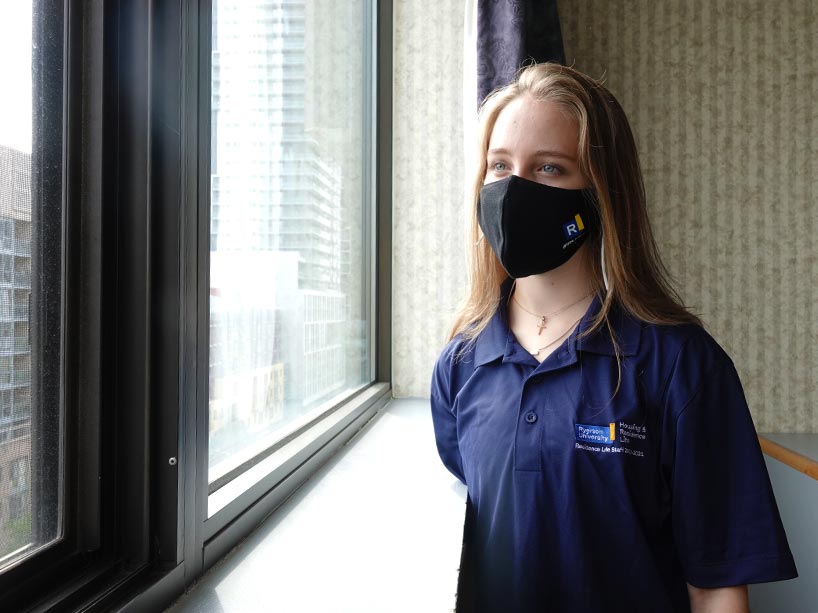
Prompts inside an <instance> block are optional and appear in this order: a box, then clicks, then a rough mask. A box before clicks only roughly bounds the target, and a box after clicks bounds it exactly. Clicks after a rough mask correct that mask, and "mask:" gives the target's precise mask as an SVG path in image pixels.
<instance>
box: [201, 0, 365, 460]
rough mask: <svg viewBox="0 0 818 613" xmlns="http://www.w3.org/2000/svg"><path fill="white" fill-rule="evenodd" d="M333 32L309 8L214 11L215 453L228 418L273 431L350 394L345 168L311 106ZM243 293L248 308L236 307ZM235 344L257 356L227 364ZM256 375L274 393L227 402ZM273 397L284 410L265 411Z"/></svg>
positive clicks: (270, 2)
mask: <svg viewBox="0 0 818 613" xmlns="http://www.w3.org/2000/svg"><path fill="white" fill-rule="evenodd" d="M332 22H333V14H332V12H331V11H327V12H324V13H322V12H320V11H315V10H313V9H312V8H311V3H308V2H306V1H305V0H261V1H250V2H245V1H240V0H217V1H216V2H215V3H214V24H215V25H214V31H213V51H212V53H213V55H212V117H211V130H212V137H211V151H212V154H211V155H212V157H211V175H212V176H211V234H210V249H211V322H210V334H211V343H210V350H211V357H210V360H211V365H210V368H211V378H210V387H211V394H210V410H211V417H210V419H211V442H212V445H211V448H213V449H216V448H217V447H219V443H218V440H219V435H218V433H217V430H219V429H220V428H222V427H223V428H224V432H226V433H227V432H229V426H227V424H228V423H230V422H231V421H235V420H239V421H241V422H242V423H243V424H245V425H248V424H251V423H252V422H253V421H254V420H255V418H254V417H253V415H254V414H256V413H264V415H265V416H266V417H267V418H269V419H267V420H266V421H265V423H266V424H267V425H268V426H269V425H270V424H272V423H274V422H276V421H278V420H280V419H288V418H295V417H297V416H299V415H301V414H303V412H304V410H305V408H309V407H312V406H314V405H316V404H317V403H320V402H321V401H322V400H324V399H327V398H329V397H331V396H332V395H333V394H335V393H338V392H339V391H341V390H342V389H343V388H344V387H345V386H346V385H347V379H348V372H347V370H348V366H347V363H348V360H347V352H346V350H345V344H346V340H347V338H348V336H349V331H348V330H347V328H348V327H349V326H347V325H346V324H347V322H348V320H349V312H350V308H349V295H348V287H349V284H348V280H349V277H350V276H351V274H350V270H351V268H352V266H351V265H350V262H349V261H348V260H349V257H350V251H351V247H350V244H349V243H350V240H349V234H350V232H349V225H350V224H349V221H348V220H347V219H345V217H344V209H343V202H344V198H345V192H344V190H345V186H344V184H343V181H342V173H343V171H344V170H345V168H344V162H343V160H340V159H339V158H340V157H341V155H340V154H339V155H335V153H336V152H337V151H338V150H339V149H338V147H337V146H335V147H333V146H332V143H328V141H329V140H331V138H332V136H328V131H327V130H322V129H321V126H320V125H319V124H320V122H317V121H315V115H316V111H315V107H316V106H317V105H319V104H320V105H323V106H332V105H333V104H334V103H335V101H333V100H331V99H324V100H318V99H317V98H316V95H315V92H316V91H317V90H316V88H315V87H314V85H315V84H314V80H315V79H316V78H318V76H319V75H318V73H317V70H318V69H317V68H316V66H315V65H314V64H313V62H312V61H311V60H312V57H313V56H314V53H312V52H311V45H314V43H315V39H314V33H315V32H316V31H318V30H326V29H327V27H328V26H329V25H331V24H332ZM335 25H337V24H335ZM335 132H337V130H335ZM334 138H336V139H337V140H340V137H339V136H337V135H336V136H334ZM356 151H357V150H356ZM357 201H358V202H360V199H359V198H358V199H357ZM358 225H360V224H358ZM344 237H346V238H345V240H344ZM231 254H232V255H231ZM242 254H243V255H242ZM276 254H278V255H276ZM228 263H229V265H228ZM236 266H245V267H250V268H251V269H252V278H250V279H249V280H248V282H249V283H250V284H251V285H252V286H255V290H254V291H250V290H248V289H247V288H243V286H241V285H240V284H239V283H238V282H237V278H238V277H241V275H242V273H240V272H239V271H238V270H236V268H235V267H236ZM231 267H232V268H231ZM231 270H232V272H231ZM354 272H355V273H356V275H357V271H354ZM357 276H360V275H357ZM262 286H263V287H262ZM248 292H249V293H248ZM236 294H241V295H243V296H244V298H243V299H242V300H241V301H239V302H237V301H236V299H235V295H236ZM231 295H232V296H233V298H231V297H230V296H231ZM262 295H263V296H266V297H267V298H269V302H266V303H265V302H264V300H263V299H261V298H260V296H262ZM355 299H356V300H357V301H360V297H359V296H355ZM242 305H244V306H245V307H248V305H252V306H249V307H248V308H242ZM259 322H264V324H263V326H262V327H260V326H259ZM251 331H252V332H251ZM355 332H356V334H357V333H359V330H357V329H356V330H355ZM230 337H232V338H233V340H232V341H231V340H229V338H230ZM236 338H243V339H245V341H244V344H243V347H244V350H245V353H246V354H247V355H248V356H249V355H252V356H255V357H254V358H252V359H251V358H247V359H246V360H245V359H241V360H236V359H232V358H230V357H228V356H229V355H230V353H229V352H230V348H229V346H231V345H232V346H233V347H235V339H236ZM214 339H215V340H214ZM356 351H358V349H357V348H356ZM356 355H357V354H356ZM248 360H249V361H248ZM266 369H272V370H270V371H269V372H267V370H266ZM250 370H252V371H253V372H255V373H256V378H255V379H252V377H251V376H250V374H249V372H250ZM248 377H250V378H248ZM251 379H252V380H253V381H255V383H254V384H252V385H256V386H258V385H262V386H264V385H269V386H271V388H270V389H269V390H268V392H269V393H254V394H249V393H242V394H237V395H234V397H232V398H231V397H230V395H229V392H228V390H235V389H238V388H237V386H239V387H243V388H244V389H246V388H247V387H248V386H251V385H250V384H246V385H239V384H238V382H240V381H250V380H251ZM259 382H261V383H259ZM273 388H274V389H273ZM275 390H283V394H280V393H279V392H278V391H275ZM271 401H272V402H274V403H277V406H276V407H270V406H268V403H269V402H271ZM240 404H243V405H244V408H240V407H239V405H240ZM248 405H250V407H252V408H250V409H249V412H248ZM213 459H214V458H213V457H211V461H213Z"/></svg>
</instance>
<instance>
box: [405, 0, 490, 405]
mask: <svg viewBox="0 0 818 613" xmlns="http://www.w3.org/2000/svg"><path fill="white" fill-rule="evenodd" d="M393 7H394V8H393V10H394V24H395V25H394V32H393V35H394V47H393V49H394V57H393V64H394V83H393V99H394V103H393V113H394V118H393V142H392V147H393V157H394V159H393V176H392V182H393V183H392V185H393V187H392V199H393V211H392V216H393V217H392V223H393V226H392V227H393V234H392V248H393V255H392V275H393V276H392V317H393V320H392V321H393V324H392V381H393V393H394V395H395V396H397V397H405V396H428V395H429V381H430V377H431V370H432V366H433V364H434V360H435V358H436V357H437V354H438V353H439V352H440V349H441V348H442V347H443V344H444V340H445V335H446V332H447V330H448V327H449V326H450V324H451V321H452V315H453V313H454V311H455V309H456V307H457V305H458V303H459V300H460V297H461V295H462V292H463V291H464V287H465V279H466V268H465V247H464V239H465V232H464V227H465V217H464V214H463V213H464V209H465V205H464V203H463V182H464V175H463V173H464V162H463V158H464V154H463V151H464V146H463V62H464V53H463V37H464V14H465V6H464V2H463V1H462V0H461V1H458V2H416V1H415V0H395V3H394V5H393ZM470 102H471V103H472V105H473V104H474V95H472V96H471V98H470ZM470 110H471V111H472V112H474V108H473V107H472V109H470Z"/></svg>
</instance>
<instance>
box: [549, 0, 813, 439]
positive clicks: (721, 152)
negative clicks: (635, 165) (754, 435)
mask: <svg viewBox="0 0 818 613" xmlns="http://www.w3.org/2000/svg"><path fill="white" fill-rule="evenodd" d="M559 13H560V19H561V22H562V33H563V39H564V43H565V50H566V59H567V61H568V62H569V63H571V62H572V61H573V62H574V65H575V66H576V67H577V68H578V69H580V70H582V71H583V72H586V73H588V74H590V75H592V76H595V77H600V76H603V75H604V76H605V82H606V84H607V86H608V87H609V88H610V89H611V90H612V91H613V92H614V94H615V95H616V96H617V97H618V98H619V100H620V102H621V103H622V105H623V106H624V107H625V110H626V112H628V115H629V118H630V120H631V123H632V125H633V128H634V131H635V132H636V136H637V142H638V145H639V151H640V157H641V161H642V166H643V170H644V173H645V181H646V184H647V190H648V200H649V204H650V209H651V215H652V220H653V224H654V228H655V231H656V235H657V240H658V242H659V245H660V248H661V250H662V253H663V256H664V258H665V262H666V264H667V265H668V268H669V269H670V271H671V273H672V274H673V275H674V277H675V278H676V280H677V282H678V286H679V288H680V290H681V293H682V295H683V297H684V299H685V301H686V303H687V304H688V305H689V306H691V307H693V308H694V310H695V311H696V312H698V313H699V314H700V315H701V316H702V317H703V319H704V321H705V324H706V327H707V329H708V330H709V331H710V333H711V334H712V335H713V336H714V337H715V338H716V339H717V340H718V341H719V342H720V343H721V344H722V346H723V347H724V348H725V349H726V350H727V352H728V353H729V354H730V355H731V356H732V358H733V360H734V362H735V363H736V366H737V368H738V371H739V374H740V375H741V378H742V381H743V383H744V386H745V391H746V394H747V397H748V402H749V404H750V407H751V411H752V413H753V417H754V420H755V423H756V428H757V429H758V430H759V431H767V432H812V433H815V432H818V306H816V304H818V209H816V207H817V206H818V55H817V54H816V51H818V45H816V43H815V37H816V33H818V20H817V19H816V15H818V4H816V3H815V2H813V0H781V1H779V2H763V1H761V0H673V1H661V2H657V1H655V0H630V1H624V0H562V1H560V2H559Z"/></svg>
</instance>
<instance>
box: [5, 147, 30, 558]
mask: <svg viewBox="0 0 818 613" xmlns="http://www.w3.org/2000/svg"><path fill="white" fill-rule="evenodd" d="M30 293H31V154H30V153H25V152H22V151H18V150H16V149H12V148H10V147H6V146H3V145H0V557H2V555H3V554H5V553H10V552H12V551H14V550H15V549H17V548H18V547H21V546H22V545H25V544H26V543H28V542H29V540H30V537H31V531H30V525H31V523H30V522H31V519H30V514H31V493H30V492H31V486H30V473H31V470H30V466H31V461H30V456H31V348H30V346H29V341H28V334H29V332H28V303H29V295H30Z"/></svg>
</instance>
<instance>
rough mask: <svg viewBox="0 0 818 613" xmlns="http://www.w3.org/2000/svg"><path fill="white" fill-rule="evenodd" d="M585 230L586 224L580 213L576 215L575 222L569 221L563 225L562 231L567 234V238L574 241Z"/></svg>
mask: <svg viewBox="0 0 818 613" xmlns="http://www.w3.org/2000/svg"><path fill="white" fill-rule="evenodd" d="M584 229H585V224H583V223H582V217H580V216H579V213H577V214H576V215H574V221H569V222H568V223H566V224H563V226H562V231H563V232H565V238H567V239H569V240H570V239H572V238H574V237H576V236H579V234H580V233H581V232H582V231H583V230H584Z"/></svg>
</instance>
